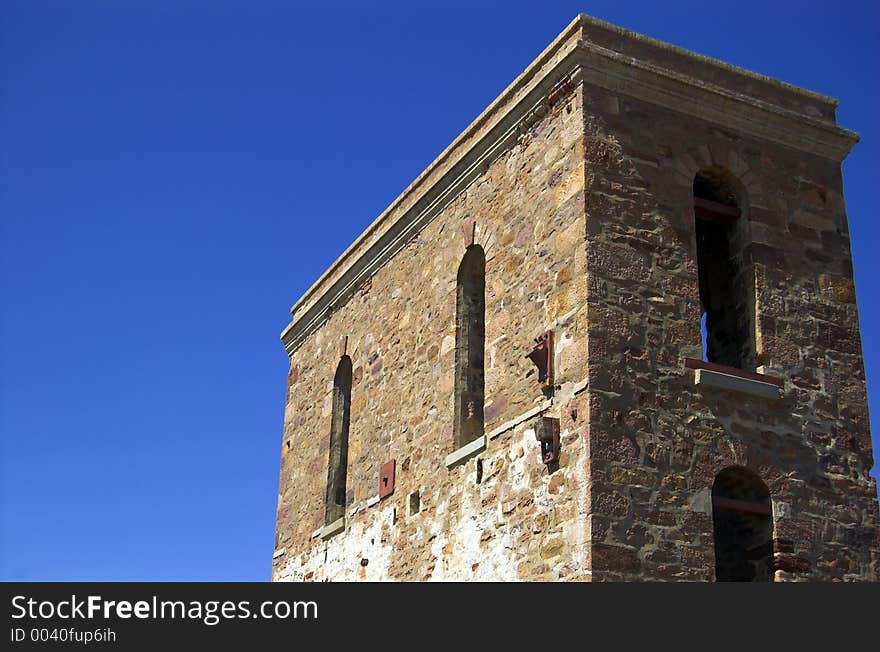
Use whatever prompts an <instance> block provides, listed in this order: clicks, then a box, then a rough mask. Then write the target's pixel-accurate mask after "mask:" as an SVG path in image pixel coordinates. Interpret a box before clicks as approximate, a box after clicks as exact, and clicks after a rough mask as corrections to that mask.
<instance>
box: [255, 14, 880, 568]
mask: <svg viewBox="0 0 880 652" xmlns="http://www.w3.org/2000/svg"><path fill="white" fill-rule="evenodd" d="M836 105H837V103H836V101H835V100H833V99H830V98H827V97H824V96H821V95H818V94H815V93H812V92H809V91H805V90H802V89H798V88H795V87H792V86H789V85H787V84H784V83H781V82H778V81H775V80H772V79H769V78H767V77H763V76H760V75H757V74H754V73H751V72H748V71H745V70H742V69H739V68H735V67H733V66H730V65H727V64H724V63H721V62H719V61H715V60H712V59H708V58H706V57H703V56H700V55H696V54H694V53H691V52H687V51H684V50H682V49H679V48H676V47H674V46H671V45H668V44H665V43H661V42H658V41H655V40H652V39H649V38H647V37H644V36H641V35H637V34H634V33H631V32H628V31H625V30H622V29H620V28H618V27H615V26H613V25H609V24H607V23H603V22H601V21H598V20H596V19H593V18H590V17H587V16H579V17H578V18H576V19H575V20H574V21H573V22H572V23H571V24H570V25H569V26H568V27H567V28H566V29H565V31H563V32H562V34H561V35H560V36H559V37H558V38H557V39H556V40H555V41H553V43H551V44H550V45H549V46H548V47H547V49H546V50H545V51H544V52H543V53H542V54H541V55H540V56H539V57H538V58H537V59H536V60H535V61H534V62H533V63H532V64H531V65H530V66H529V67H528V69H527V70H526V71H525V72H524V73H523V74H522V75H520V76H519V77H518V78H517V79H516V80H515V81H514V82H513V83H512V84H511V85H510V86H509V87H508V88H507V89H506V90H505V91H504V92H503V93H501V95H500V96H499V97H498V99H496V100H495V101H494V102H493V103H492V104H491V105H490V106H489V107H488V108H487V109H486V110H485V111H484V112H483V113H482V114H481V115H480V116H479V117H478V118H477V119H476V120H475V121H474V122H473V123H472V124H471V125H470V126H469V127H468V128H467V129H466V130H465V131H464V132H463V133H462V134H461V135H460V136H459V137H458V138H457V139H456V140H455V141H454V142H453V143H452V144H451V145H450V146H449V147H448V148H447V149H446V150H445V151H444V152H443V153H442V154H441V155H440V156H439V157H438V158H437V159H436V160H435V161H434V162H433V163H432V164H431V165H430V166H429V167H428V169H427V170H426V171H425V172H423V173H422V174H421V175H420V176H419V177H418V178H417V179H416V180H415V181H414V182H413V183H412V184H411V185H410V186H409V187H408V188H407V189H406V190H405V191H404V192H403V194H401V195H400V196H399V197H398V198H397V199H396V200H395V201H394V202H393V203H392V205H391V206H390V207H389V208H388V209H387V210H386V211H385V212H384V213H383V214H382V215H380V216H379V218H378V219H377V220H376V221H375V222H374V223H373V224H372V225H370V227H369V228H367V230H366V231H365V232H364V233H363V235H361V236H360V238H358V240H357V241H356V242H355V243H354V244H353V245H351V247H349V248H348V250H346V251H345V252H344V253H343V254H342V256H341V257H340V258H339V259H338V260H337V261H336V262H334V263H333V264H332V265H331V266H330V268H329V269H328V270H327V272H326V273H325V274H324V275H323V276H322V277H321V278H320V279H319V280H318V281H317V282H316V283H315V284H314V285H313V286H312V287H311V288H310V289H309V290H308V291H307V292H306V294H305V295H304V296H303V297H302V298H301V299H300V300H299V301H298V302H297V304H296V305H295V306H294V308H293V310H292V321H291V323H290V325H289V326H288V327H287V328H286V329H285V330H284V332H283V333H282V341H283V343H284V345H285V347H286V350H287V352H288V354H289V356H290V371H289V376H288V392H287V400H286V410H285V417H284V432H283V440H282V446H281V456H282V458H281V459H282V462H281V479H280V490H279V497H278V516H277V529H276V550H275V554H274V560H273V579H274V580H276V581H285V580H307V581H323V580H415V581H420V580H586V581H590V580H596V581H600V580H642V579H646V580H647V579H652V580H658V579H659V580H714V579H725V578H724V577H716V576H717V575H718V574H719V573H722V574H727V573H728V571H727V570H724V569H726V568H727V566H726V564H727V562H726V561H725V560H726V559H727V558H728V557H727V556H726V555H728V552H725V551H727V550H728V548H723V546H724V545H727V544H725V543H724V541H726V539H724V537H734V538H735V537H736V536H740V539H741V540H742V541H745V538H744V537H746V535H745V534H742V533H743V532H745V531H746V530H747V531H748V533H749V534H748V536H751V537H752V539H750V540H749V541H751V543H748V544H747V547H748V554H747V555H746V553H743V555H746V556H742V555H741V558H738V559H739V562H738V563H739V564H740V566H739V567H738V568H740V571H741V572H744V573H746V574H747V575H748V576H749V577H752V574H755V577H764V578H765V579H775V580H777V581H782V580H877V579H880V526H878V523H880V517H878V503H877V491H876V486H875V483H874V480H873V479H872V478H871V477H869V475H868V473H869V471H870V468H871V464H872V452H871V437H870V428H869V423H868V407H867V397H866V389H865V374H864V366H863V362H862V355H861V341H860V334H859V330H858V314H857V307H856V299H855V291H854V287H853V274H852V262H851V254H850V246H849V234H848V227H847V219H846V213H845V207H844V199H843V195H842V179H841V162H842V161H843V159H844V158H845V157H846V156H847V154H848V152H849V150H850V149H851V147H852V146H853V145H854V144H855V143H856V142H857V140H858V137H857V135H856V134H854V133H853V132H850V131H847V130H845V129H843V128H841V127H839V126H837V124H836V120H835V107H836ZM703 172H705V173H706V174H709V175H710V176H711V175H713V174H714V175H716V176H718V178H723V179H725V180H726V181H724V183H727V184H728V185H726V186H724V188H725V192H726V193H727V194H726V195H724V196H723V197H722V196H721V195H719V197H720V199H719V198H718V197H714V198H713V197H710V198H709V199H713V200H717V201H716V202H715V204H713V203H711V202H709V204H707V205H710V207H711V206H715V208H713V210H717V211H719V212H718V213H717V215H716V213H712V215H716V217H717V216H718V215H722V214H727V213H730V214H731V215H733V214H734V213H735V214H736V215H738V217H723V215H722V217H719V218H718V219H722V221H723V219H729V220H734V219H735V220H736V221H735V224H736V225H737V226H736V227H735V228H736V229H738V230H737V231H736V233H735V236H731V237H732V238H733V240H732V241H731V242H732V244H731V245H730V246H731V247H732V249H731V251H733V250H734V249H735V252H736V257H735V260H734V262H731V263H730V265H729V266H728V267H730V269H732V271H731V274H732V275H735V276H732V278H733V280H732V281H731V285H730V287H734V286H735V287H736V288H738V289H737V292H739V289H743V292H741V293H740V294H738V295H737V297H738V299H737V303H731V304H730V309H731V310H734V311H735V313H736V314H735V316H734V317H735V318H733V319H732V320H728V323H730V324H732V326H731V328H732V329H736V328H739V329H740V334H741V335H742V337H743V338H744V339H743V342H744V343H747V344H748V346H747V347H746V344H743V348H742V351H743V352H744V353H743V354H742V356H741V360H742V362H741V364H740V366H739V367H738V368H732V367H731V366H730V365H719V364H712V363H711V361H709V360H704V359H703V346H702V337H701V327H700V319H701V314H702V312H703V310H704V306H703V305H702V304H703V303H705V301H701V289H700V287H701V282H698V275H699V269H698V260H697V247H698V245H697V239H696V236H695V230H696V227H695V214H696V213H695V210H696V209H695V206H696V204H697V203H699V200H698V199H695V178H696V177H698V176H699V175H700V174H702V173H703ZM728 196H729V197H730V198H731V199H730V201H729V202H728V204H727V205H722V204H723V202H724V201H727V199H725V198H726V197H728ZM716 204H717V205H716ZM698 217H699V215H698ZM731 223H732V222H731ZM725 228H727V227H725ZM731 228H733V227H731ZM718 233H722V235H721V236H718V237H724V236H723V233H727V231H718ZM730 233H733V231H730ZM471 246H479V247H481V248H482V250H483V251H484V252H485V351H484V355H483V358H482V364H483V365H484V369H483V371H484V404H483V415H482V418H483V434H481V435H479V433H477V434H474V435H469V436H474V437H475V438H474V439H473V440H472V441H470V442H469V443H468V444H465V445H464V446H463V447H458V446H457V445H456V443H455V437H454V434H455V433H456V427H455V418H456V413H457V410H456V409H455V401H456V398H455V391H456V390H455V386H456V381H455V378H456V350H455V349H456V326H457V322H456V291H457V285H456V283H457V281H456V278H457V276H456V275H457V272H458V270H459V265H460V264H461V262H462V259H463V257H464V255H465V253H466V251H468V250H469V247H471ZM731 255H733V254H731ZM715 260H717V257H716V259H715ZM704 265H705V264H704ZM731 266H732V267H731ZM724 269H727V267H725V268H724ZM548 331H549V332H550V333H551V334H552V348H551V351H552V375H551V380H550V382H549V383H548V382H539V380H538V372H539V369H538V368H537V367H536V365H535V364H534V363H533V361H532V360H530V359H529V358H528V357H527V356H528V355H529V354H530V353H531V352H532V351H533V349H534V348H535V338H538V337H540V336H542V334H544V333H546V332H548ZM343 356H347V357H348V358H349V359H350V362H351V373H350V381H347V382H350V407H346V409H347V410H349V413H348V414H347V415H346V423H347V426H346V427H347V429H348V439H347V460H346V466H345V468H344V469H343V473H342V475H340V476H334V477H335V478H337V480H338V478H340V477H341V478H343V480H344V482H343V485H344V505H343V504H342V503H340V504H339V505H331V504H330V502H328V501H331V498H330V497H328V496H329V494H330V493H332V492H328V477H330V475H329V474H328V465H330V464H332V460H333V459H339V458H340V455H339V454H335V456H334V457H331V454H330V449H331V422H333V421H334V419H335V422H336V423H340V424H341V423H342V421H343V420H342V419H341V418H339V417H338V416H337V415H338V410H339V409H341V408H339V407H338V406H339V405H343V403H344V401H342V400H341V399H337V400H334V396H336V397H339V396H342V395H343V394H342V393H340V392H341V390H339V389H338V388H337V389H334V382H336V384H337V385H338V384H339V381H338V376H336V374H337V369H338V368H339V367H340V361H341V360H342V359H343ZM465 357H467V356H465ZM469 359H470V360H471V361H472V363H473V360H476V358H475V357H474V356H473V355H472V356H470V358H469ZM346 364H347V363H346ZM334 378H337V380H336V381H334ZM346 405H347V404H346ZM334 406H337V407H334ZM477 413H478V411H477ZM472 416H473V415H472ZM546 417H552V418H553V419H556V421H555V423H556V424H557V426H558V432H559V458H558V461H557V462H556V463H553V464H548V463H545V460H544V459H542V457H541V452H542V446H541V442H540V441H539V437H540V436H541V435H542V433H544V432H546V431H545V430H544V428H546V427H547V426H546V424H547V423H550V422H549V421H547V422H545V418H546ZM334 427H336V426H334ZM468 432H470V431H468ZM478 435H479V436H478ZM456 436H457V435H456ZM336 441H338V435H334V442H336ZM334 447H335V449H338V444H337V443H334ZM457 448H458V450H457ZM342 458H343V459H345V456H344V455H343V456H342ZM392 460H393V461H394V465H393V466H394V473H393V478H392V479H390V480H389V482H390V483H391V484H387V483H386V485H385V487H386V490H387V488H389V487H391V486H392V485H393V491H391V493H390V495H387V496H384V497H382V498H380V489H382V487H381V484H382V482H380V473H383V472H385V470H387V469H388V468H389V467H388V466H387V465H386V466H384V467H383V465H385V464H386V463H388V462H390V461H392ZM337 470H338V469H337ZM738 474H740V475H738ZM730 478H733V480H730ZM742 478H752V479H753V480H751V481H750V482H751V483H752V484H751V485H749V487H748V488H746V489H743V488H742V487H744V486H745V485H744V484H743V482H746V481H744V480H742ZM386 480H388V477H387V476H386ZM737 483H739V484H737ZM746 484H748V482H746ZM334 487H335V485H334ZM334 490H335V489H334ZM385 492H386V491H383V494H384V493H385ZM725 492H727V493H725ZM731 492H732V493H731ZM736 492H740V493H736ZM749 492H751V493H749ZM339 498H340V500H343V497H342V495H341V494H340V496H339ZM761 501H763V502H761ZM328 510H332V511H331V512H328ZM725 510H727V511H725ZM731 510H732V511H731ZM743 510H745V511H743ZM728 513H732V514H733V516H730V517H729V519H728V520H725V519H726V518H728V517H727V516H725V515H726V514H728ZM338 514H342V516H341V517H339V518H336V517H337V515H338ZM730 519H732V520H730ZM737 519H739V520H737ZM328 521H332V523H329V524H328ZM761 523H763V524H764V525H760V524H761ZM764 526H766V528H767V530H766V535H765V536H763V538H761V536H758V535H756V534H755V533H760V532H761V531H762V530H761V528H762V527H764ZM737 533H739V534H737ZM755 537H757V538H755ZM722 539H724V541H722ZM759 539H760V540H759ZM731 545H734V547H735V546H736V545H739V544H736V543H735V542H734V544H731ZM743 545H746V544H743ZM741 548H742V546H741ZM739 549H740V548H737V550H739ZM742 550H745V548H742ZM731 554H733V553H731ZM755 560H757V561H755ZM753 562H754V563H753ZM731 564H732V565H731V568H732V567H733V565H735V564H734V563H733V562H731ZM746 566H748V568H747V569H746V570H742V569H743V568H745V567H746ZM754 568H757V569H758V570H757V571H754ZM719 569H721V570H719ZM749 569H752V570H749ZM731 573H733V571H731ZM735 575H736V574H735V573H733V574H732V575H731V577H734V576H735Z"/></svg>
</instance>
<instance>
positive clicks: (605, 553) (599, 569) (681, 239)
mask: <svg viewBox="0 0 880 652" xmlns="http://www.w3.org/2000/svg"><path fill="white" fill-rule="evenodd" d="M585 112H586V116H587V123H586V140H585V153H586V159H587V171H586V179H587V188H588V194H587V236H588V237H587V252H588V254H587V261H588V262H587V266H588V272H587V276H588V294H589V299H588V310H589V315H590V317H589V326H588V331H589V332H588V338H589V386H590V411H589V440H590V450H591V451H592V455H591V464H590V482H591V487H592V501H591V505H590V507H591V509H590V512H591V513H590V522H591V535H592V570H593V577H594V579H635V578H663V579H673V578H681V579H712V578H713V577H714V562H713V532H712V510H711V497H710V492H711V487H712V483H713V480H714V478H715V476H716V475H717V474H718V473H719V472H720V471H721V470H722V469H724V468H726V467H728V466H744V467H747V468H749V469H751V470H753V471H755V472H756V473H757V474H758V475H759V476H760V477H761V478H762V479H763V481H764V482H765V483H766V484H767V486H768V488H769V489H770V493H771V496H772V499H773V504H774V509H773V512H774V527H775V532H774V540H775V549H776V555H775V559H776V569H777V572H776V579H856V578H861V579H868V578H870V579H877V578H878V573H880V539H878V532H880V530H878V510H877V498H876V495H877V494H876V486H875V483H874V480H873V479H872V478H870V477H869V475H868V473H869V471H870V469H871V466H872V458H871V438H870V431H869V426H868V409H867V398H866V392H865V376H864V367H863V363H862V358H861V343H860V338H859V331H858V314H857V309H856V303H855V293H854V290H853V282H852V264H851V257H850V248H849V235H848V230H847V222H846V214H845V209H844V202H843V196H842V187H841V175H840V165H839V163H837V162H834V161H830V160H828V159H825V158H820V157H817V156H810V155H806V154H804V153H803V152H797V151H793V150H790V149H787V148H785V147H782V146H780V145H775V144H772V143H768V142H765V141H759V140H757V139H753V138H749V137H748V136H746V135H744V134H742V133H735V132H731V131H728V130H726V129H724V128H723V127H720V126H716V125H713V124H711V123H707V122H702V121H700V120H697V119H694V118H687V119H685V118H683V117H682V116H681V115H680V114H676V113H675V112H672V111H669V110H665V109H664V108H662V107H659V106H657V105H653V104H647V103H644V102H640V101H638V100H636V99H633V98H630V97H627V96H625V95H622V94H615V93H611V92H608V91H605V90H602V89H599V88H589V89H588V90H587V91H586V109H585ZM713 166H717V167H721V168H725V169H728V170H729V171H730V172H732V173H733V175H735V176H736V177H737V178H738V179H739V180H740V181H741V182H742V184H743V186H744V187H745V195H746V197H745V199H746V206H744V207H743V208H744V211H743V212H744V215H743V218H744V219H746V220H747V221H748V227H749V231H750V236H751V237H750V243H749V244H748V245H747V247H746V251H745V257H746V263H747V264H750V268H749V269H748V271H749V273H750V274H752V275H753V276H754V284H755V294H756V314H757V323H756V325H755V329H756V332H755V344H756V352H757V358H758V360H757V362H758V370H759V371H762V372H764V373H767V374H770V375H775V376H780V377H782V378H784V379H785V385H784V390H783V392H782V397H781V398H779V399H777V400H767V399H763V398H757V397H750V396H744V395H742V394H738V393H732V392H725V391H720V390H714V391H713V390H710V389H706V390H703V391H701V388H700V387H697V386H695V384H694V372H693V371H692V370H690V369H686V368H685V364H684V359H685V358H687V357H691V358H700V357H701V355H702V351H701V336H700V314H701V307H700V300H699V294H698V284H697V268H696V265H697V263H696V241H695V238H694V211H693V199H692V196H693V180H694V176H695V175H696V173H697V172H698V171H699V170H701V169H704V168H708V167H713ZM751 371H754V369H751Z"/></svg>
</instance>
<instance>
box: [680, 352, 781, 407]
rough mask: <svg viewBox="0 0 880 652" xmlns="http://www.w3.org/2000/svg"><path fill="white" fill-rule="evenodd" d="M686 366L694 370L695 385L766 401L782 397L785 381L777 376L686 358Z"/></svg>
mask: <svg viewBox="0 0 880 652" xmlns="http://www.w3.org/2000/svg"><path fill="white" fill-rule="evenodd" d="M685 366H686V367H688V368H689V369H693V370H694V385H702V386H704V387H712V388H715V389H723V390H727V391H731V392H738V393H740V394H748V395H750V396H757V397H759V398H766V399H778V398H780V396H781V395H782V388H783V381H782V379H781V378H777V377H776V376H767V375H764V374H756V373H751V372H748V371H742V370H741V369H734V368H733V367H725V366H724V365H719V364H714V363H712V362H703V361H702V360H695V359H693V358H686V359H685Z"/></svg>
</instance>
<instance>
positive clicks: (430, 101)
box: [0, 0, 880, 580]
mask: <svg viewBox="0 0 880 652" xmlns="http://www.w3.org/2000/svg"><path fill="white" fill-rule="evenodd" d="M414 5H415V3H412V2H408V3H400V5H399V6H395V5H394V4H392V3H381V2H375V3H374V2H369V3H356V4H352V5H351V6H343V5H341V4H340V3H339V2H333V3H311V2H310V3H302V4H301V5H300V6H295V4H294V3H293V2H283V3H282V2H265V1H262V2H261V1H258V0H250V1H249V2H208V1H205V2H187V1H179V2H164V1H157V0H151V1H150V2H140V1H135V0H127V1H126V2H115V1H109V0H108V1H107V2H91V1H87V0H82V1H78V2H73V1H70V2H41V1H39V0H29V1H26V2H25V1H9V0H5V1H4V2H3V3H2V5H0V93H2V96H0V193H2V194H0V246H2V262H0V265H2V267H0V269H2V276H0V283H2V285H0V297H2V304H0V456H2V457H0V579H7V580H11V579H15V580H267V579H269V577H270V570H271V556H272V549H273V537H274V517H275V505H276V497H277V488H278V465H279V453H280V444H281V427H282V414H283V399H284V390H285V382H286V372H287V358H286V355H285V353H284V349H283V347H282V346H281V344H280V342H279V339H278V335H279V333H280V331H281V329H282V328H283V327H284V326H285V325H286V324H287V322H288V320H289V317H290V315H289V312H288V310H289V308H290V306H291V305H292V304H293V302H294V301H295V300H296V299H297V298H298V297H299V296H300V294H301V293H302V292H303V291H304V290H305V289H306V288H307V287H308V286H309V285H311V283H312V282H313V281H314V280H315V279H316V278H317V277H318V276H319V275H320V273H321V272H322V271H323V270H324V269H325V268H326V266H327V265H328V264H329V263H330V262H332V261H333V260H334V259H335V258H336V257H337V256H338V255H339V253H341V252H342V251H343V250H344V249H345V248H346V247H347V246H348V245H349V244H350V242H351V241H352V240H353V239H354V238H355V237H356V236H357V235H358V234H359V233H360V232H361V231H362V229H363V228H364V227H365V226H366V225H368V224H369V223H370V222H371V221H372V220H373V219H374V218H375V217H376V216H377V215H378V214H379V213H380V212H381V211H382V209H383V208H385V207H386V206H387V205H388V204H389V203H390V202H391V200H393V199H394V198H395V197H396V196H397V194H398V193H399V192H400V191H401V190H402V189H403V188H404V187H406V185H407V184H409V182H410V181H412V179H413V178H414V177H415V176H416V175H417V174H419V172H421V171H422V170H423V169H424V168H425V166H426V165H427V164H428V163H430V162H431V160H432V159H433V158H434V157H435V156H436V155H437V154H438V153H439V152H440V151H441V150H442V149H443V148H444V147H445V146H446V145H447V144H448V143H449V142H450V141H451V140H452V139H453V138H454V137H455V136H456V135H457V134H458V133H459V132H460V131H461V130H462V129H463V128H464V127H466V126H467V125H468V123H469V122H470V121H471V120H472V119H473V118H474V117H475V116H476V115H477V114H478V113H479V112H480V111H482V109H483V108H484V107H485V106H486V105H487V104H488V103H489V102H490V101H491V100H492V99H493V98H494V97H495V96H496V95H497V94H498V93H499V92H500V91H501V90H502V89H503V88H504V87H505V86H506V85H507V84H508V83H509V82H510V81H512V80H513V78H514V77H515V76H516V75H517V74H519V73H520V72H521V71H522V70H523V68H524V67H525V66H526V65H527V64H528V63H529V62H530V61H531V60H532V59H533V58H534V57H535V56H536V55H537V54H538V53H539V52H540V51H541V50H542V49H543V48H544V47H545V46H546V45H547V44H548V43H549V42H550V40H551V39H552V38H554V37H555V36H556V35H557V34H558V33H559V32H560V31H561V30H562V29H563V28H564V27H565V26H566V25H567V24H568V23H569V21H571V19H572V18H573V17H574V16H575V15H576V14H577V13H578V12H582V11H585V12H587V13H590V14H592V15H595V16H597V17H599V18H602V19H605V20H609V21H611V22H614V23H617V24H619V25H622V26H624V27H627V28H630V29H634V30H636V31H639V32H643V33H646V34H649V35H651V36H654V37H657V38H660V39H663V40H667V41H670V42H672V43H675V44H677V45H681V46H684V47H687V48H690V49H693V50H696V51H697V52H701V53H705V54H708V55H711V56H714V57H718V58H721V59H724V60H726V61H729V62H731V63H734V64H737V65H741V66H744V67H746V68H750V69H752V70H755V71H758V72H761V73H765V74H768V75H771V76H774V77H778V78H780V79H783V80H785V81H788V82H792V83H794V84H797V85H801V86H805V87H806V88H809V89H812V90H816V91H819V92H823V93H827V94H830V95H832V96H835V97H838V98H840V100H841V106H840V110H839V114H838V117H839V121H840V123H841V124H842V125H844V126H846V127H849V128H851V129H855V130H857V131H859V132H860V133H861V134H862V142H861V143H860V144H859V145H857V146H856V147H855V149H854V151H853V153H852V154H851V156H850V157H849V159H848V160H847V162H846V163H845V165H844V180H845V187H846V198H847V203H848V213H849V220H850V228H851V233H852V241H853V249H854V252H855V270H856V283H857V290H858V298H859V304H860V309H861V327H862V338H863V344H864V350H865V356H866V364H867V369H868V381H869V390H870V391H871V395H872V396H871V402H872V407H873V410H872V415H873V422H874V424H875V430H878V429H880V414H878V412H877V409H878V406H880V402H878V399H880V397H878V396H877V392H878V391H880V377H878V374H880V341H878V338H877V337H876V335H875V334H876V333H877V331H878V328H880V283H878V281H880V256H878V255H877V253H876V251H874V247H875V246H876V244H877V242H878V235H880V220H878V219H877V215H876V213H877V193H876V191H877V179H878V177H880V175H878V173H880V170H878V157H880V128H878V120H877V115H878V114H877V107H878V106H880V93H878V84H877V80H878V79H880V74H878V73H880V66H878V51H880V19H878V9H877V7H876V4H875V3H874V2H854V1H847V0H844V1H838V2H835V3H833V4H831V5H829V4H828V3H827V2H798V3H792V2H783V1H769V0H763V1H760V2H756V1H753V0H748V1H740V2H735V3H733V2H715V3H713V2H705V0H701V1H700V2H675V1H671V2H624V1H620V0H617V1H614V2H608V1H598V0H596V1H591V2H580V3H579V2H540V3H539V2H535V1H534V0H531V1H529V2H512V1H510V2H503V3H502V2H499V3H494V4H492V5H489V4H482V5H481V4H479V3H475V2H447V1H444V2H435V3H431V4H430V5H425V6H424V7H423V8H420V9H417V8H415V7H414ZM874 441H875V443H874V446H875V451H876V449H877V448H880V446H878V444H877V438H876V437H875V440H874ZM876 456H877V454H876V453H875V457H876Z"/></svg>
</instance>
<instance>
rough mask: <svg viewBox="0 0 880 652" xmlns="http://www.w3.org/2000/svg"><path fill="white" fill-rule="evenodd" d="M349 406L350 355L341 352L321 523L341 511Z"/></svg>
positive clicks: (335, 517)
mask: <svg viewBox="0 0 880 652" xmlns="http://www.w3.org/2000/svg"><path fill="white" fill-rule="evenodd" d="M350 409H351V358H349V357H348V356H347V355H344V356H342V360H340V361H339V366H338V367H337V368H336V376H334V378H333V417H332V421H331V425H330V463H329V466H328V469H327V495H326V498H325V504H326V511H325V512H324V523H325V525H329V524H330V523H332V522H333V521H335V520H337V519H339V518H342V516H343V515H344V514H345V494H346V491H345V485H346V483H345V480H346V473H347V469H348V426H349V422H350Z"/></svg>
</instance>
